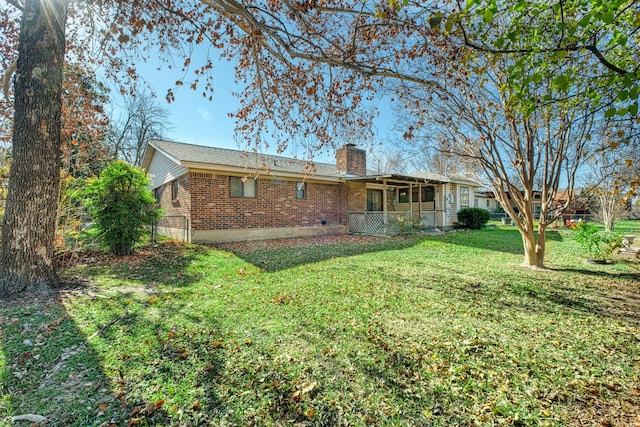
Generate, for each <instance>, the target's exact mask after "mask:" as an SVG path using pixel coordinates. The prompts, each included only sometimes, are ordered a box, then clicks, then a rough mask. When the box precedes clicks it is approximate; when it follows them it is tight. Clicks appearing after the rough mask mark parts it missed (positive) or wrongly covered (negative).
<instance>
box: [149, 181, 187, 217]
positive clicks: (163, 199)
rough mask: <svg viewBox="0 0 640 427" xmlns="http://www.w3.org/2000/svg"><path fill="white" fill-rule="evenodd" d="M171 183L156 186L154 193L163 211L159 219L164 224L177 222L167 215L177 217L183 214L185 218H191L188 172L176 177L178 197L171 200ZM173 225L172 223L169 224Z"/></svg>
mask: <svg viewBox="0 0 640 427" xmlns="http://www.w3.org/2000/svg"><path fill="white" fill-rule="evenodd" d="M171 185H172V183H171V182H169V183H166V184H163V185H162V186H160V187H158V189H157V190H156V195H157V197H158V202H159V203H160V208H161V209H162V210H163V211H164V219H163V220H161V221H162V222H163V223H165V224H168V225H169V224H173V223H174V222H176V223H178V222H179V220H178V219H176V220H175V221H174V220H173V219H172V218H169V217H174V216H175V217H177V216H184V217H187V219H189V221H190V218H191V197H190V189H191V183H190V177H189V174H186V175H182V176H181V177H179V178H178V198H177V199H176V200H173V192H172V187H171ZM171 226H173V225H171Z"/></svg>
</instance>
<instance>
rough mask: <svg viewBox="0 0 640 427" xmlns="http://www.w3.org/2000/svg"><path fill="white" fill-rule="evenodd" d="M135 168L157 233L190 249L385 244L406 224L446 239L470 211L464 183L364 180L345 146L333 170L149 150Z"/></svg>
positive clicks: (203, 150) (159, 145) (184, 149)
mask: <svg viewBox="0 0 640 427" xmlns="http://www.w3.org/2000/svg"><path fill="white" fill-rule="evenodd" d="M141 166H142V167H143V168H144V169H146V170H147V171H148V173H149V176H150V177H151V180H152V184H151V189H152V190H153V191H154V195H155V197H156V199H157V200H158V203H159V204H160V206H161V208H162V209H163V210H164V212H165V217H164V218H163V219H162V220H161V222H160V223H159V224H158V232H159V233H161V234H167V235H169V236H171V237H173V238H177V239H180V240H184V241H191V242H223V241H239V240H257V239H270V238H283V237H300V236H315V235H326V234H341V233H348V232H352V233H364V234H389V233H392V232H397V231H401V229H403V226H404V227H406V226H407V225H408V224H409V223H411V224H413V225H416V224H419V225H421V227H422V228H424V229H432V228H439V229H448V228H452V227H453V226H454V225H455V222H456V221H457V218H456V212H457V211H458V210H459V209H461V208H463V207H471V206H474V192H475V188H476V187H478V184H476V183H475V182H473V181H470V180H466V179H457V178H449V177H444V176H441V175H436V174H432V173H417V174H402V175H400V174H367V169H366V152H365V151H364V150H362V149H359V148H357V147H356V146H355V145H353V144H347V145H344V146H342V147H340V148H339V149H338V150H337V151H336V163H335V164H328V163H313V164H311V165H310V164H308V163H307V162H306V161H302V160H297V159H292V158H286V157H280V156H271V155H262V154H256V153H252V152H244V151H239V150H229V149H224V148H214V147H204V146H198V145H192V144H184V143H178V142H170V141H160V140H151V141H149V143H148V145H147V148H146V149H145V152H144V155H143V158H142V162H141Z"/></svg>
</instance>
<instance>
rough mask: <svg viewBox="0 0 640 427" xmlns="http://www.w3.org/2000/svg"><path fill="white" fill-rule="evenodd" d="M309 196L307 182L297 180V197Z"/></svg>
mask: <svg viewBox="0 0 640 427" xmlns="http://www.w3.org/2000/svg"><path fill="white" fill-rule="evenodd" d="M306 198H307V184H306V183H304V182H296V199H306Z"/></svg>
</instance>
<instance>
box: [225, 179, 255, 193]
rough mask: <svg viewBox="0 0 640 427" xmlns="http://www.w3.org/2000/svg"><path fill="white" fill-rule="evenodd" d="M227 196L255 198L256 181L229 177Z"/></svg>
mask: <svg viewBox="0 0 640 427" xmlns="http://www.w3.org/2000/svg"><path fill="white" fill-rule="evenodd" d="M229 195H230V196H231V197H243V198H255V197H256V180H255V179H253V178H242V177H239V176H230V177H229Z"/></svg>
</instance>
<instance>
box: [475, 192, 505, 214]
mask: <svg viewBox="0 0 640 427" xmlns="http://www.w3.org/2000/svg"><path fill="white" fill-rule="evenodd" d="M475 198H476V205H475V207H476V208H482V209H486V210H488V211H489V212H498V211H501V212H504V210H503V209H502V206H500V202H498V201H497V200H496V197H495V195H494V194H493V191H491V190H490V189H488V188H487V187H481V188H478V189H476V193H475Z"/></svg>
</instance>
